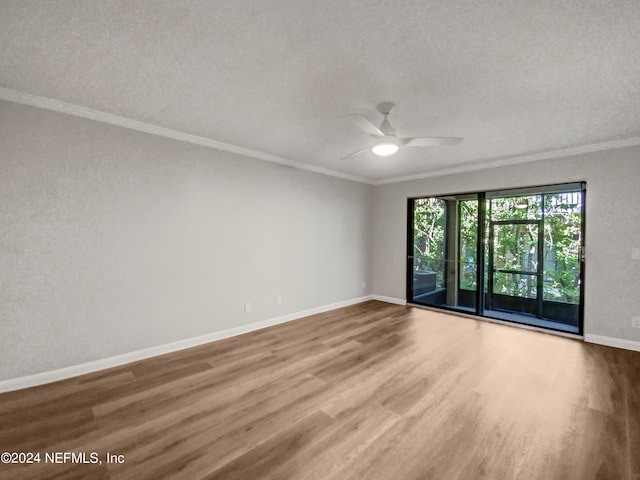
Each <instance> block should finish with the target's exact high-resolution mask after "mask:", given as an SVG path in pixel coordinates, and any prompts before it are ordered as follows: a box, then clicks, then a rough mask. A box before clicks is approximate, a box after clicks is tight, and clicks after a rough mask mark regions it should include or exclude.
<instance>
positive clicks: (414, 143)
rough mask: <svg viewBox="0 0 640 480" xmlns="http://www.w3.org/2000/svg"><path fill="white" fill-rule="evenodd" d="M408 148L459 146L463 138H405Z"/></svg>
mask: <svg viewBox="0 0 640 480" xmlns="http://www.w3.org/2000/svg"><path fill="white" fill-rule="evenodd" d="M404 140H405V141H406V143H405V144H404V145H405V146H406V147H438V146H449V145H458V144H459V143H460V142H462V140H463V138H462V137H422V138H405V139H404Z"/></svg>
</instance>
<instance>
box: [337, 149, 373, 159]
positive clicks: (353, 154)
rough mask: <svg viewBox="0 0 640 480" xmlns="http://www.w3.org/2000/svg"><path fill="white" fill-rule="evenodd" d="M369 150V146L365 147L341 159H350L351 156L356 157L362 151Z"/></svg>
mask: <svg viewBox="0 0 640 480" xmlns="http://www.w3.org/2000/svg"><path fill="white" fill-rule="evenodd" d="M368 151H369V149H368V148H365V149H364V150H358V151H357V152H353V153H351V154H349V155H347V156H346V157H342V158H341V159H340V160H349V159H350V158H353V157H356V156H358V155H360V154H361V153H364V152H368Z"/></svg>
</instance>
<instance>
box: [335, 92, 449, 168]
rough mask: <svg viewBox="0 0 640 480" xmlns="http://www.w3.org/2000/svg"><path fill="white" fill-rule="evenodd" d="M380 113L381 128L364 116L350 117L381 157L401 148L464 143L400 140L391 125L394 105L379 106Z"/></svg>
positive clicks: (439, 139)
mask: <svg viewBox="0 0 640 480" xmlns="http://www.w3.org/2000/svg"><path fill="white" fill-rule="evenodd" d="M377 109H378V111H379V112H380V113H381V114H382V115H383V117H384V119H383V120H382V123H381V124H380V127H376V126H375V125H374V124H373V123H371V121H370V120H369V119H367V118H365V117H363V116H362V115H357V114H352V115H349V117H350V118H351V119H352V120H353V122H354V123H355V124H356V125H358V127H360V128H361V129H362V131H363V132H365V133H366V134H368V135H369V136H371V137H373V138H374V139H375V140H376V143H375V145H374V146H373V147H372V148H371V152H373V153H374V154H375V155H377V156H379V157H389V156H391V155H393V154H394V153H396V152H398V151H399V150H400V147H438V146H451V145H458V144H459V143H460V142H462V137H418V138H398V137H397V136H396V131H395V129H394V128H393V127H392V126H391V124H390V123H389V118H388V117H389V114H390V113H391V110H393V103H391V102H383V103H381V104H380V105H378V106H377ZM367 151H369V150H368V149H364V150H360V151H358V152H354V153H351V154H349V155H347V156H346V157H343V158H342V160H347V159H349V158H352V157H355V156H358V155H360V154H361V153H365V152H367Z"/></svg>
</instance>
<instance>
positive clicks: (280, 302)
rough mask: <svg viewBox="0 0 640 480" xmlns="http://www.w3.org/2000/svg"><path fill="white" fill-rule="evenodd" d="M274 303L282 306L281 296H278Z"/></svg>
mask: <svg viewBox="0 0 640 480" xmlns="http://www.w3.org/2000/svg"><path fill="white" fill-rule="evenodd" d="M276 303H277V304H278V305H282V295H278V297H277V298H276Z"/></svg>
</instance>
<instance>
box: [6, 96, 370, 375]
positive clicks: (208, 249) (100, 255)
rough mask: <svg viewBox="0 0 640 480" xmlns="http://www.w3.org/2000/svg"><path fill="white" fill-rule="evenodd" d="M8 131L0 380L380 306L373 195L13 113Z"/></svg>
mask: <svg viewBox="0 0 640 480" xmlns="http://www.w3.org/2000/svg"><path fill="white" fill-rule="evenodd" d="M0 124H1V125H2V128H1V129H0V225H1V226H2V228H1V230H0V316H1V319H0V327H1V329H2V334H1V335H0V380H3V379H10V378H15V377H19V376H23V375H28V374H32V373H38V372H43V371H48V370H53V369H57V368H62V367H66V366H72V365H77V364H80V363H83V362H88V361H92V360H96V359H100V358H106V357H110V356H114V355H118V354H122V353H127V352H132V351H136V350H140V349H143V348H146V347H151V346H157V345H162V344H166V343H169V342H173V341H176V340H181V339H185V338H190V337H195V336H198V335H202V334H206V333H211V332H217V331H221V330H225V329H228V328H232V327H237V326H239V325H244V324H248V323H252V322H256V321H260V320H265V319H269V318H273V317H277V316H281V315H285V314H288V313H293V312H297V311H301V310H305V309H309V308H314V307H318V306H322V305H327V304H331V303H334V302H338V301H343V300H347V299H351V298H354V297H360V296H362V295H366V294H367V293H369V289H368V288H367V290H363V289H362V286H361V284H362V281H363V280H365V281H367V282H368V280H369V272H368V270H367V269H368V253H369V251H370V243H369V242H370V238H369V237H370V236H369V232H370V226H369V225H368V220H369V216H370V197H371V193H372V192H371V191H372V187H371V186H367V185H363V184H360V183H355V182H350V181H347V180H340V179H335V178H331V177H327V176H323V175H318V174H314V173H310V172H305V171H301V170H296V169H292V168H287V167H282V166H278V165H275V164H269V163H266V162H262V161H259V160H252V159H247V158H243V157H240V156H237V155H233V154H227V153H222V152H218V151H215V150H212V149H208V148H204V147H199V146H194V145H190V144H185V143H181V142H178V141H173V140H168V139H165V138H161V137H156V136H152V135H148V134H144V133H139V132H134V131H130V130H126V129H122V128H119V127H114V126H109V125H105V124H101V123H97V122H93V121H89V120H83V119H80V118H75V117H71V116H67V115H63V114H57V113H53V112H49V111H45V110H40V109H35V108H31V107H25V106H21V105H17V104H11V103H6V102H0ZM367 286H368V285H367ZM277 295H282V296H283V298H284V304H283V305H281V306H278V305H276V297H277ZM245 301H251V302H252V303H253V311H252V312H251V313H245V312H244V310H243V307H244V302H245Z"/></svg>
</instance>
